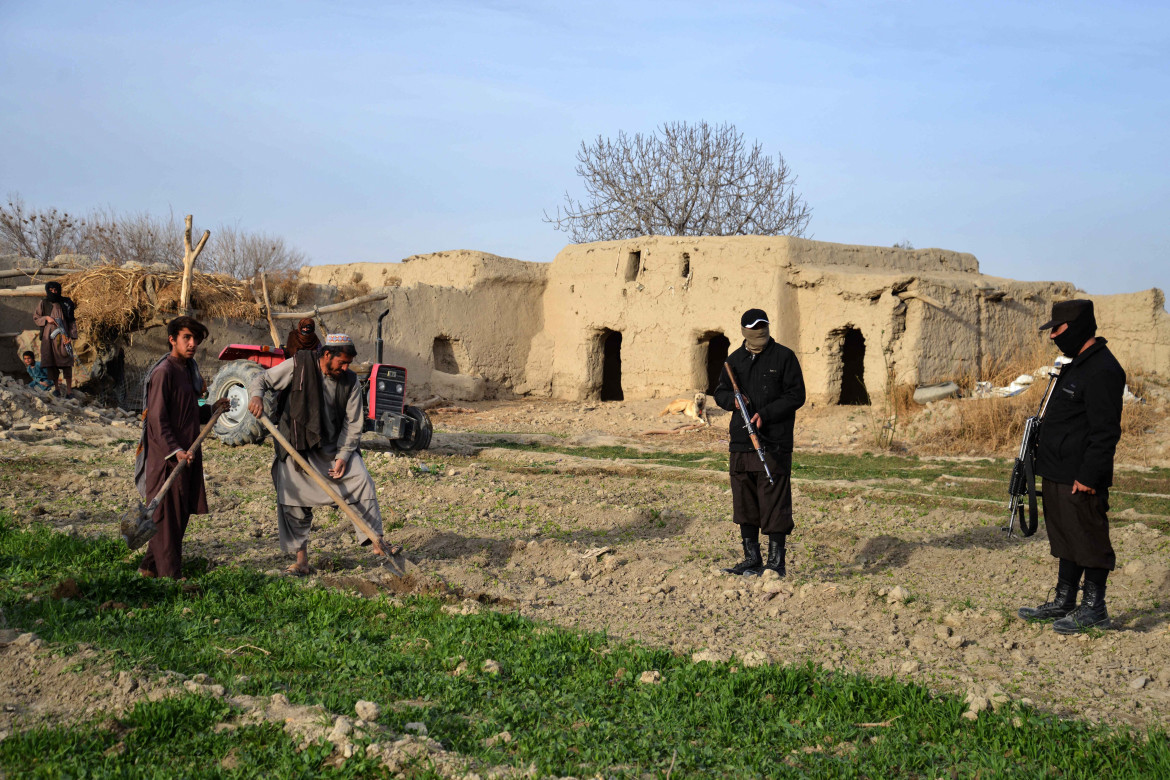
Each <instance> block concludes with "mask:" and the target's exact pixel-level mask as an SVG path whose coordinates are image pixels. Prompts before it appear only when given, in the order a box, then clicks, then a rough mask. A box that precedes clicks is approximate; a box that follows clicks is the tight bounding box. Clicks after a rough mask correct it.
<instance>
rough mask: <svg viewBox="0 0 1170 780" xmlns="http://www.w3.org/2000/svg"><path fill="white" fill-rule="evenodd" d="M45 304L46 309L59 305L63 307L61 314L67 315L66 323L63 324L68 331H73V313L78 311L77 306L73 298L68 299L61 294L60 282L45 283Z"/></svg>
mask: <svg viewBox="0 0 1170 780" xmlns="http://www.w3.org/2000/svg"><path fill="white" fill-rule="evenodd" d="M45 303H46V304H47V306H46V308H50V307H52V305H53V304H57V305H58V306H60V307H61V312H62V313H63V314H64V315H65V322H63V323H61V324H62V325H64V326H65V328H66V330H72V329H73V312H74V311H75V310H76V309H77V304H76V303H74V302H73V299H72V298H66V297H65V296H64V295H62V294H61V283H60V282H45Z"/></svg>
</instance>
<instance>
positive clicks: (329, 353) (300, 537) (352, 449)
mask: <svg viewBox="0 0 1170 780" xmlns="http://www.w3.org/2000/svg"><path fill="white" fill-rule="evenodd" d="M356 356H357V349H356V348H355V347H354V345H353V340H352V339H351V338H350V337H349V336H347V335H345V334H344V333H331V334H329V335H328V336H326V337H325V344H324V345H323V346H322V347H321V350H320V351H319V352H312V351H309V350H302V351H298V352H297V353H296V356H295V357H294V358H293V359H292V360H285V361H284V362H282V363H279V364H278V365H275V366H273V367H272V368H270V369H268V370H267V371H264V372H263V373H260V374H257V375H256V378H255V379H253V380H252V383H251V384H250V385H249V386H248V395H249V397H250V398H251V400H250V401H249V403H248V411H250V412H251V413H252V414H253V415H255V416H256V417H259V416H260V415H261V414H263V413H264V404H263V397H264V393H266V392H276V393H279V396H278V401H277V404H276V414H275V417H276V423H277V427H278V429H279V430H280V432H281V434H282V435H284V437H285V438H286V439H288V441H289V443H290V444H292V446H293V447H294V448H295V449H296V450H297V451H298V452H299V453H300V454H301V455H302V456H304V458H305V460H307V461H308V462H309V465H310V466H312V467H313V468H314V469H315V470H316V471H317V473H318V474H320V475H321V476H323V477H325V478H326V479H328V480H330V481H331V482H332V484H333V487H334V489H335V490H337V492H338V493H340V494H341V497H342V498H344V499H345V501H346V503H347V504H349V505H350V506H352V507H353V508H354V509H355V510H356V511H357V513H358V514H359V515H361V517H362V519H363V520H365V521H366V523H367V524H368V525H369V526H370V529H371V530H372V531H373V532H374V533H375V534H377V535H378V542H379V544H380V545H382V548H383V549H384V550H386V551H387V553H388V554H390V555H396V554H397V553H399V552H400V551H401V548H400V547H398V546H397V545H394V546H387V545H385V544H384V543H383V542H382V513H381V511H380V510H379V508H378V494H377V491H376V490H375V488H374V480H373V478H372V477H370V472H369V471H367V470H366V464H365V462H364V461H363V460H362V454H361V451H360V450H359V448H358V447H359V445H360V443H361V435H362V425H363V419H362V388H361V384H360V383H359V382H358V381H357V376H356V375H354V373H353V372H352V371H350V370H349V364H350V363H352V362H353V359H354V357H356ZM272 482H273V484H274V485H275V486H276V502H277V505H276V520H277V529H278V532H279V537H280V549H281V552H283V553H285V554H288V553H295V554H296V556H297V559H296V563H293V564H292V565H290V566H289V567H288V571H289V572H290V573H292V574H299V575H305V574H309V573H310V572H311V571H312V568H311V567H310V566H309V531H310V530H311V529H312V525H313V507H315V506H332V505H333V499H331V498H329V496H328V495H327V494H326V493H325V491H324V490H322V489H321V487H320V485H318V484H317V483H316V482H315V481H313V479H312V478H311V477H309V475H307V474H305V473H304V472H303V471H301V469H300V467H299V466H298V465H297V464H296V462H295V461H294V460H293V459H292V458H290V457H288V454H287V453H286V452H284V450H282V449H281V448H280V446H279V445H276V456H275V458H273V461H272ZM354 531H355V532H356V534H357V537H358V540H359V541H360V543H361V544H363V545H366V544H370V539H368V538H367V537H366V535H365V534H364V533H362V531H361V530H360V529H358V528H357V527H356V526H355V527H354Z"/></svg>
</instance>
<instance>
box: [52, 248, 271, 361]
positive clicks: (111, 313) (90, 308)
mask: <svg viewBox="0 0 1170 780" xmlns="http://www.w3.org/2000/svg"><path fill="white" fill-rule="evenodd" d="M61 287H62V291H63V293H64V294H65V295H67V296H69V297H70V298H72V299H73V300H74V301H75V302H76V303H77V327H78V330H79V331H80V334H79V335H81V336H82V337H83V338H84V339H86V340H87V341H90V342H92V343H102V342H109V341H112V340H113V339H115V338H117V337H119V336H122V335H125V334H127V333H131V332H133V331H136V330H141V329H143V328H145V327H148V326H150V325H155V324H161V322H160V321H161V319H162V318H163V317H164V316H165V315H166V314H168V313H170V314H176V313H177V312H178V305H179V294H180V290H181V287H182V273H181V272H180V271H177V270H176V271H162V272H159V271H152V270H148V269H142V268H122V267H119V266H116V265H106V266H101V267H99V268H93V269H87V270H85V271H81V272H78V273H75V274H69V275H68V276H63V277H61ZM191 307H192V308H193V309H196V310H198V311H199V313H200V316H202V317H206V318H230V319H249V320H253V319H257V318H259V317H261V316H263V312H262V310H261V307H260V304H259V303H258V302H257V301H256V299H255V297H254V295H253V294H252V291H251V289H250V288H249V287H248V285H247V284H246V283H245V282H242V281H240V280H239V279H234V278H232V277H230V276H226V275H224V274H202V273H195V274H194V275H193V276H192V279H191Z"/></svg>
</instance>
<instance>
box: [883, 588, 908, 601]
mask: <svg viewBox="0 0 1170 780" xmlns="http://www.w3.org/2000/svg"><path fill="white" fill-rule="evenodd" d="M909 598H910V593H909V592H908V591H907V590H906V589H905V588H903V587H902V586H901V585H895V586H894V587H892V588H890V592H889V593H887V594H886V603H887V604H905V603H906V600H907V599H909Z"/></svg>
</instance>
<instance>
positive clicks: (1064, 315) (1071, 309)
mask: <svg viewBox="0 0 1170 780" xmlns="http://www.w3.org/2000/svg"><path fill="white" fill-rule="evenodd" d="M1085 312H1088V313H1089V315H1090V316H1092V314H1093V302H1092V301H1086V300H1083V299H1077V300H1074V301H1058V302H1057V303H1054V304H1052V319H1050V320H1049V321H1048V322H1046V323H1044V324H1043V325H1041V326H1040V330H1048V329H1050V328H1059V327H1060V326H1061V325H1063V324H1064V323H1066V322H1072V321H1073V320H1075V319H1077V318H1078V317H1080V316H1081V315H1082V314H1084V313H1085ZM744 316H747V315H744Z"/></svg>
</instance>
